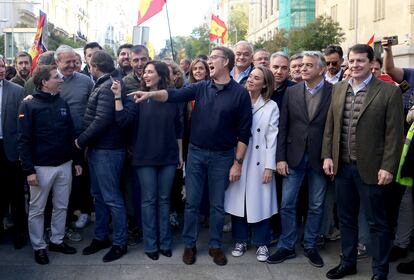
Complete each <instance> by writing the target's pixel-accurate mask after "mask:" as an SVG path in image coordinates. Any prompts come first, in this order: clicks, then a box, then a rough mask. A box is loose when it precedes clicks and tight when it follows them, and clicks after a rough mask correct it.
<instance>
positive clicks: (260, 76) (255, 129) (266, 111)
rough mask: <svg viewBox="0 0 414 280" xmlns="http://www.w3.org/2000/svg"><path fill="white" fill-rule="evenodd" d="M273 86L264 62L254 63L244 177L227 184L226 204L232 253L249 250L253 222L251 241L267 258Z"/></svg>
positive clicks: (272, 190) (272, 203) (273, 207)
mask: <svg viewBox="0 0 414 280" xmlns="http://www.w3.org/2000/svg"><path fill="white" fill-rule="evenodd" d="M273 87H274V82H273V75H272V72H271V71H270V70H269V69H268V68H265V67H263V66H257V67H255V68H254V70H253V71H252V72H251V73H250V75H249V78H248V79H247V82H246V88H247V90H248V91H249V94H250V98H251V101H252V113H253V123H252V129H251V131H252V137H251V138H250V141H249V145H248V148H247V152H246V156H245V158H244V162H243V166H242V172H241V178H240V180H239V181H237V182H235V183H231V184H230V186H229V187H228V189H227V191H226V196H225V204H224V208H225V211H226V212H227V213H229V214H231V221H232V235H233V240H234V242H235V245H234V248H233V250H232V255H233V256H234V257H239V256H242V255H243V254H244V252H245V251H246V250H247V242H248V239H249V226H250V227H251V230H252V238H251V242H252V244H254V245H256V246H257V247H258V249H257V251H256V256H257V260H258V261H266V259H267V257H268V256H269V251H268V249H267V245H268V244H269V242H270V236H269V235H270V223H269V218H270V217H271V216H273V215H274V214H276V213H277V200H276V186H275V180H274V178H273V172H274V171H275V170H276V144H277V134H278V124H279V109H278V107H277V105H276V103H275V102H274V101H272V100H271V99H270V96H271V94H272V93H273Z"/></svg>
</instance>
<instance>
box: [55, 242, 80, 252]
mask: <svg viewBox="0 0 414 280" xmlns="http://www.w3.org/2000/svg"><path fill="white" fill-rule="evenodd" d="M49 251H52V252H59V253H63V254H68V255H72V254H76V249H75V248H73V247H71V246H69V245H67V244H66V243H65V242H62V243H60V244H55V243H52V242H49Z"/></svg>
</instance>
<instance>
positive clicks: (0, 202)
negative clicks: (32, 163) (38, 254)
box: [0, 58, 27, 249]
mask: <svg viewBox="0 0 414 280" xmlns="http://www.w3.org/2000/svg"><path fill="white" fill-rule="evenodd" d="M5 73H6V68H5V61H4V59H3V58H0V182H1V188H0V221H3V218H4V216H5V213H6V211H7V210H8V209H9V206H11V208H10V209H11V215H12V219H13V223H14V228H13V230H12V235H13V245H14V247H15V248H16V249H20V248H22V247H23V246H24V245H25V244H26V243H27V218H26V212H25V198H24V187H23V175H22V171H21V167H20V162H19V155H18V151H17V114H18V109H19V105H20V102H21V101H22V99H23V91H24V90H23V88H22V87H21V86H19V85H17V84H15V83H12V82H9V81H6V79H5ZM1 230H2V228H0V232H1Z"/></svg>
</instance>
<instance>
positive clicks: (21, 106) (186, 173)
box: [0, 40, 414, 280]
mask: <svg viewBox="0 0 414 280" xmlns="http://www.w3.org/2000/svg"><path fill="white" fill-rule="evenodd" d="M382 47H383V60H382V59H381V58H379V57H376V56H375V54H374V51H373V49H372V48H371V47H370V46H368V45H365V44H357V45H354V46H352V47H350V48H349V50H348V52H347V53H346V54H345V55H344V53H343V50H342V48H341V47H340V46H335V45H330V46H327V47H326V48H325V50H324V52H323V53H322V52H320V51H303V52H301V53H298V54H294V55H292V56H289V55H288V54H286V53H284V52H276V53H273V54H270V53H269V52H267V51H266V50H264V49H258V50H254V49H253V46H252V45H251V44H250V43H248V42H246V41H240V42H238V43H237V44H236V45H235V47H234V50H231V49H229V48H226V47H222V46H217V47H214V48H213V49H212V50H211V53H210V54H209V56H207V55H205V54H201V55H199V56H198V57H196V58H194V60H192V61H190V60H188V59H182V60H181V61H180V62H179V64H177V63H175V62H174V61H173V60H172V59H164V60H153V59H152V58H151V57H150V56H149V52H148V49H147V48H146V47H145V46H142V45H131V44H125V45H121V46H120V47H119V49H118V51H117V53H116V55H117V61H116V65H115V63H114V61H113V58H112V57H111V55H110V54H108V53H107V52H106V51H104V50H102V47H101V46H100V45H99V44H98V43H96V42H90V43H88V44H86V45H85V47H84V59H85V61H84V62H85V67H84V68H83V69H81V58H80V57H79V55H78V54H77V53H76V52H75V51H74V50H73V49H72V48H71V47H69V46H66V45H62V46H60V47H58V48H57V49H56V50H55V51H48V52H45V53H43V54H42V55H41V56H40V57H39V58H38V61H37V67H36V68H35V69H32V59H31V57H30V55H29V54H28V53H26V52H24V51H21V52H18V53H17V54H16V57H15V62H14V67H12V66H7V67H6V65H5V60H4V58H1V59H0V107H1V114H0V124H1V125H0V146H1V147H0V164H1V168H0V179H1V180H2V182H4V183H3V186H4V188H3V194H2V196H1V198H0V202H1V203H0V219H1V220H3V218H5V217H6V218H7V220H10V221H11V223H12V224H13V226H12V227H11V228H10V229H8V232H10V233H11V236H12V241H13V245H14V247H15V248H16V249H20V248H22V247H24V246H25V245H26V243H27V240H28V237H29V239H30V243H31V245H32V247H33V250H34V258H35V261H36V262H37V263H39V264H48V263H49V258H48V251H53V252H60V253H64V254H76V253H77V250H76V248H74V247H72V246H70V245H68V244H67V243H66V242H65V239H69V240H71V241H73V242H76V241H80V240H82V236H81V230H80V229H82V228H84V227H86V226H87V225H88V224H89V223H90V222H91V215H92V213H93V212H94V213H95V231H94V235H95V236H94V238H93V240H91V243H90V245H89V246H87V247H86V248H84V249H83V251H82V254H83V255H91V254H94V253H96V252H98V251H101V250H104V249H108V248H110V249H109V250H108V251H107V253H106V254H105V255H104V257H103V261H104V262H111V261H115V260H117V259H119V258H121V257H122V256H123V255H125V254H126V253H127V247H128V246H133V245H135V244H137V243H139V242H141V241H143V247H144V252H145V254H146V255H147V256H148V258H150V259H152V260H157V259H159V257H160V254H161V255H163V256H165V257H171V256H172V254H173V246H172V243H173V238H172V229H175V228H179V227H180V222H181V220H182V221H183V224H182V239H183V243H184V252H183V255H182V260H183V262H184V263H185V264H187V265H191V264H194V263H195V262H196V260H197V239H198V235H199V231H200V229H201V227H202V226H204V227H208V236H209V242H208V246H209V249H208V252H209V255H210V256H211V257H212V258H213V261H214V263H216V264H217V265H226V264H227V257H226V254H225V250H224V248H223V244H222V235H223V231H231V232H232V239H233V242H234V245H233V248H232V249H231V255H232V256H233V257H241V256H242V255H243V254H244V253H245V252H246V251H247V250H248V249H249V247H250V246H253V247H255V248H256V256H257V260H258V261H260V262H267V263H269V264H278V263H282V262H284V261H286V260H288V259H292V258H295V257H296V255H297V253H296V251H297V247H298V246H297V244H298V243H301V245H302V247H303V251H304V252H303V254H304V255H305V256H306V257H307V258H308V260H309V263H310V264H311V265H312V266H314V267H318V268H320V267H323V266H324V260H323V258H322V256H321V255H320V253H319V249H320V248H321V246H324V245H325V243H326V242H328V241H334V240H338V239H340V242H341V246H340V247H341V251H340V252H338V254H341V261H340V263H339V264H338V265H337V266H336V267H334V268H332V269H330V270H329V271H328V272H327V274H326V277H327V278H329V279H340V278H343V277H345V276H347V275H352V274H356V273H357V259H358V258H362V257H366V256H371V257H372V275H373V276H372V279H376V280H379V279H387V276H388V273H389V262H394V261H397V260H399V259H401V258H404V257H406V256H407V254H408V251H409V250H410V246H411V249H412V246H413V245H412V243H413V235H414V230H413V229H414V210H413V209H414V208H413V192H412V185H413V178H414V172H413V168H414V147H413V145H410V143H411V139H412V136H413V134H414V124H412V123H413V120H414V106H413V104H414V98H413V97H412V93H413V88H414V69H409V68H399V67H397V66H395V65H394V60H393V55H392V50H391V46H390V44H389V42H388V41H387V40H383V42H382ZM382 67H384V71H383V70H382ZM410 86H411V88H410ZM405 118H406V120H405ZM27 202H28V211H26V204H27ZM180 214H182V217H183V219H180V218H179V217H181V215H180ZM226 214H227V215H228V218H226ZM225 220H229V221H230V222H229V223H228V224H226V223H225ZM302 228H303V235H302ZM0 233H2V235H5V232H4V229H3V228H1V229H0ZM272 246H274V247H275V250H273V252H272V253H271V252H270V251H271V250H270V249H271V247H272ZM397 270H398V271H399V272H401V273H406V274H414V261H410V262H408V263H400V264H399V265H398V266H397Z"/></svg>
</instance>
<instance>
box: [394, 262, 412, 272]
mask: <svg viewBox="0 0 414 280" xmlns="http://www.w3.org/2000/svg"><path fill="white" fill-rule="evenodd" d="M397 271H398V272H399V273H403V274H414V260H412V261H410V262H408V263H400V264H398V265H397Z"/></svg>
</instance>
